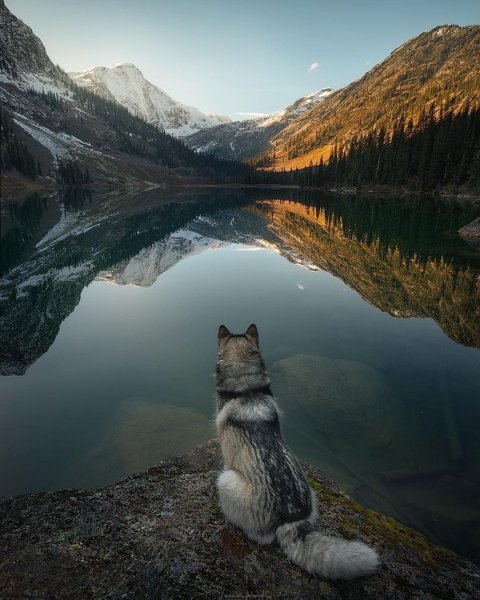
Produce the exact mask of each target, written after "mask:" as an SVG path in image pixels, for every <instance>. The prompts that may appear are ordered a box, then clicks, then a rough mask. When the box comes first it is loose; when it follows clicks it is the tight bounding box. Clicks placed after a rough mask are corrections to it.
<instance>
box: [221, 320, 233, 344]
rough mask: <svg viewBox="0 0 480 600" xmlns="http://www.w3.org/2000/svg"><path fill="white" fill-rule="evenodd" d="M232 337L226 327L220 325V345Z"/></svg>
mask: <svg viewBox="0 0 480 600" xmlns="http://www.w3.org/2000/svg"><path fill="white" fill-rule="evenodd" d="M230 335H232V334H231V333H230V332H229V331H228V329H227V328H226V327H225V325H220V327H219V328H218V343H219V344H220V343H221V342H222V341H223V340H225V339H227V338H228V336H230Z"/></svg>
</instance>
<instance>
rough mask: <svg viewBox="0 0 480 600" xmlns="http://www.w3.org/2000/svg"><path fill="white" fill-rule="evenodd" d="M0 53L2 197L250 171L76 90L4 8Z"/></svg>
mask: <svg viewBox="0 0 480 600" xmlns="http://www.w3.org/2000/svg"><path fill="white" fill-rule="evenodd" d="M0 50H1V55H0V56H1V58H0V104H1V108H2V111H1V120H2V122H1V128H0V134H1V141H2V144H1V153H0V158H1V170H2V194H3V195H8V194H10V193H15V192H16V190H21V189H25V188H27V189H31V187H32V182H31V180H38V179H39V177H40V181H37V182H36V183H35V185H37V187H38V186H44V187H45V186H46V185H50V186H52V185H53V183H54V182H56V181H57V182H60V183H62V184H66V185H72V184H73V185H82V184H85V183H94V184H95V186H96V187H97V188H98V187H99V186H101V187H113V186H119V185H120V186H126V185H128V186H130V185H137V186H138V185H140V186H142V187H146V186H149V185H151V184H159V183H162V184H167V183H175V182H177V183H185V184H190V183H205V182H206V181H212V180H224V181H225V179H224V176H226V177H227V180H231V179H230V177H233V178H235V177H237V174H240V173H245V172H246V170H247V169H246V168H245V167H242V166H240V165H232V164H231V163H228V164H227V163H226V162H225V161H219V160H217V159H215V158H213V159H212V158H210V159H209V158H208V157H207V156H200V155H198V154H196V153H195V152H193V151H192V150H190V149H188V148H187V147H186V146H185V145H184V144H183V143H182V142H181V141H180V140H177V139H175V138H174V137H172V136H170V135H168V134H166V133H165V132H163V131H162V130H160V129H159V128H158V127H156V126H155V125H152V124H151V123H147V122H146V121H145V120H144V119H142V118H140V117H138V116H136V115H133V114H132V113H131V112H129V110H128V109H127V108H125V107H123V106H121V105H120V104H119V103H117V102H116V101H113V100H111V99H107V98H104V97H102V96H99V95H97V94H95V93H94V92H92V91H90V90H89V89H87V88H84V87H83V88H81V87H79V86H77V85H76V84H75V83H74V82H73V81H72V80H71V79H70V77H68V75H67V74H66V73H65V72H64V71H62V69H60V67H58V66H56V65H54V64H53V63H52V61H51V60H50V58H49V57H48V55H47V52H46V50H45V47H44V45H43V44H42V42H41V40H40V39H39V38H38V37H37V36H35V34H34V33H33V31H32V30H31V29H30V27H28V26H27V25H25V24H24V23H23V22H22V21H21V20H20V19H18V18H17V17H15V15H13V14H12V13H11V12H10V11H9V10H8V9H7V8H6V6H5V3H4V1H3V0H0ZM234 172H235V173H234ZM237 172H238V173H237ZM227 173H229V175H227ZM241 176H242V175H240V177H241ZM217 178H219V179H217Z"/></svg>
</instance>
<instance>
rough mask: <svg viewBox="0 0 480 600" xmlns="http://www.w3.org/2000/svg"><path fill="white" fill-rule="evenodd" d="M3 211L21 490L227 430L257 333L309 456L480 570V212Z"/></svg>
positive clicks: (6, 410) (277, 204) (122, 467)
mask: <svg viewBox="0 0 480 600" xmlns="http://www.w3.org/2000/svg"><path fill="white" fill-rule="evenodd" d="M3 208H4V213H3V215H4V216H5V215H8V218H4V219H2V227H3V230H2V263H3V264H2V266H3V267H4V270H5V271H6V273H5V274H4V277H3V279H2V280H1V281H0V293H1V309H2V317H1V327H2V329H1V332H2V333H1V340H0V344H1V348H2V349H1V354H0V369H1V372H2V373H3V377H1V378H0V395H1V400H0V472H1V478H0V494H1V495H14V494H21V493H27V492H32V491H41V490H54V489H59V488H63V487H78V486H84V487H96V486H102V485H106V484H108V483H111V482H114V481H116V480H118V479H120V478H121V477H123V476H125V475H126V474H128V473H132V472H135V471H138V470H141V469H145V468H147V467H148V466H151V465H153V464H155V463H156V462H158V461H159V460H160V459H162V458H164V457H165V456H168V455H175V454H179V453H183V452H186V451H188V450H189V449H191V448H192V447H193V446H195V445H196V444H198V443H201V442H203V441H205V440H206V439H208V438H209V437H211V436H212V435H214V430H213V425H212V415H213V391H214V379H213V375H212V374H213V369H214V364H215V357H216V332H217V328H218V325H219V324H220V323H225V324H226V325H227V326H228V327H229V328H230V329H231V330H234V331H242V330H244V329H245V328H246V327H247V326H248V324H249V323H251V322H255V323H256V324H257V326H258V328H259V331H260V337H261V347H262V351H263V354H264V357H265V359H266V362H267V366H268V368H269V371H270V374H271V377H272V381H273V390H274V392H275V393H276V395H277V397H278V401H279V404H280V405H281V407H282V410H283V412H284V418H283V428H284V433H285V436H286V438H287V440H288V443H289V444H290V446H291V447H292V449H293V450H294V451H295V452H296V453H297V455H298V456H300V457H302V458H305V459H306V460H309V461H311V462H313V463H315V464H317V465H319V466H320V467H322V468H323V469H324V470H325V471H326V472H327V473H329V474H330V475H331V476H332V477H333V478H335V479H336V480H337V481H338V482H339V483H340V484H341V485H342V486H343V487H344V489H346V490H347V491H348V492H349V493H350V494H351V495H353V496H354V497H356V498H357V499H359V500H361V501H362V502H364V503H366V504H367V505H369V506H372V507H374V508H378V509H380V510H383V511H384V512H387V513H389V514H392V515H394V516H396V517H397V518H399V519H401V520H402V521H403V522H406V523H408V524H411V525H413V526H415V527H416V528H417V529H420V530H422V531H423V532H425V533H426V534H427V535H429V536H430V537H431V538H432V539H433V540H435V541H437V542H440V543H442V544H444V545H447V546H450V547H453V548H455V549H457V550H458V551H459V552H461V553H463V554H465V555H467V556H469V557H471V558H473V559H475V560H477V561H478V560H480V541H479V540H480V509H479V506H480V435H479V433H478V423H479V419H480V400H479V399H480V378H479V373H480V351H479V348H480V279H479V275H480V253H478V252H476V251H475V250H473V249H471V248H470V247H469V246H468V245H466V244H465V243H464V242H462V241H461V240H460V239H459V237H458V235H457V234H456V230H457V229H458V228H459V227H460V226H462V225H464V224H465V223H467V222H469V221H470V220H472V219H473V218H474V216H475V211H474V210H467V209H465V208H462V207H460V206H459V205H457V204H455V203H440V202H434V201H432V200H428V199H409V200H405V199H391V198H390V199H358V198H351V197H341V196H335V197H332V196H319V195H306V196H302V197H299V196H298V195H294V194H291V193H290V192H275V191H272V190H268V191H256V192H253V191H248V192H239V191H236V192H231V191H225V190H224V191H217V192H215V193H211V192H208V193H207V192H203V193H199V194H196V195H194V194H187V193H185V194H183V195H182V196H180V197H172V196H169V195H168V194H167V193H166V192H161V193H151V194H144V195H137V196H134V195H131V196H126V195H123V196H119V195H113V194H112V195H111V196H109V197H103V198H100V197H98V196H96V195H94V196H93V197H84V196H73V197H71V196H70V197H67V198H64V199H63V201H62V203H61V204H60V208H59V204H58V203H57V201H56V199H54V198H47V199H45V198H43V199H42V198H39V197H33V198H32V197H31V198H29V199H28V200H26V201H25V202H24V203H23V204H17V205H7V206H6V207H5V206H4V207H3ZM57 221H58V222H57Z"/></svg>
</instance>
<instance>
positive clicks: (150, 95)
mask: <svg viewBox="0 0 480 600" xmlns="http://www.w3.org/2000/svg"><path fill="white" fill-rule="evenodd" d="M69 75H70V77H71V78H72V79H73V80H74V81H75V83H76V84H77V85H79V86H81V87H88V88H90V89H91V90H92V91H94V92H95V93H97V94H99V95H101V96H103V97H105V98H108V99H110V100H115V101H116V102H118V103H119V104H122V105H123V106H125V107H126V108H128V110H129V111H130V112H131V113H133V114H136V115H138V116H139V117H142V118H143V119H145V120H146V121H148V122H149V123H152V124H154V125H156V126H157V127H161V128H163V129H165V131H166V132H167V133H170V134H172V135H174V136H176V137H183V136H185V135H189V134H191V133H195V132H196V131H199V130H200V129H205V128H207V127H214V126H215V125H220V124H222V123H228V122H229V121H230V119H229V118H228V117H225V116H221V115H216V114H206V113H203V112H202V111H200V110H199V109H198V108H195V107H193V106H188V105H186V104H182V103H181V102H178V101H177V100H175V99H174V98H172V97H171V96H169V95H168V94H167V93H166V92H164V91H163V90H161V89H160V88H158V87H157V86H155V85H153V84H152V83H150V82H149V81H148V80H147V79H145V77H144V75H143V73H142V71H141V70H140V69H139V68H138V67H137V66H136V65H134V64H133V63H121V64H117V65H114V66H113V67H93V68H92V69H88V70H87V71H82V72H80V73H69Z"/></svg>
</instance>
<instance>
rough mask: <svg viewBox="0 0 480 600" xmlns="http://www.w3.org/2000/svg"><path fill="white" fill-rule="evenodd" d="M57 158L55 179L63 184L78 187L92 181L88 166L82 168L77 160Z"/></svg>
mask: <svg viewBox="0 0 480 600" xmlns="http://www.w3.org/2000/svg"><path fill="white" fill-rule="evenodd" d="M57 160H58V169H57V180H58V181H59V183H63V184H64V185H68V186H73V187H78V186H81V185H88V184H90V183H92V180H91V178H90V172H89V170H88V167H85V170H83V169H82V167H81V164H80V162H79V161H78V160H69V159H68V160H67V159H63V160H59V159H58V157H57Z"/></svg>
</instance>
